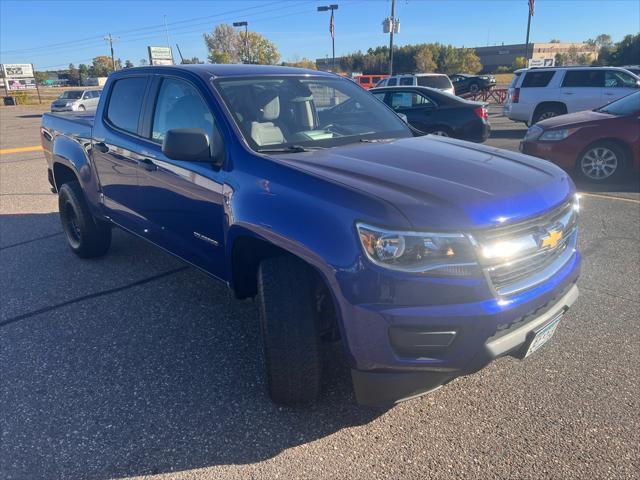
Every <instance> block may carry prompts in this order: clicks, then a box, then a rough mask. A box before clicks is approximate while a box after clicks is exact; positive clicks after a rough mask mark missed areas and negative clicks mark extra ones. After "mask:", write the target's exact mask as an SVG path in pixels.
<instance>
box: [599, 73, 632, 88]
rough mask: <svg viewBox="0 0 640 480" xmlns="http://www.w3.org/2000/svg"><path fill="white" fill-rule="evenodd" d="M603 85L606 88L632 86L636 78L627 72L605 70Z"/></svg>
mask: <svg viewBox="0 0 640 480" xmlns="http://www.w3.org/2000/svg"><path fill="white" fill-rule="evenodd" d="M604 86H605V87H608V88H625V87H626V88H634V87H635V86H636V79H635V78H633V77H632V76H631V75H629V74H628V73H624V72H618V71H616V70H607V71H606V73H605V79H604Z"/></svg>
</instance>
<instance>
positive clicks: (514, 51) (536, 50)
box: [474, 43, 598, 73]
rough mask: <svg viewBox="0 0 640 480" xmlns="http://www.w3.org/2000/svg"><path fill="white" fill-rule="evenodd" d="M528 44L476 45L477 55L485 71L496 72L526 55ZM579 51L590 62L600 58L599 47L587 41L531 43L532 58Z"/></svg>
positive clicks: (552, 56)
mask: <svg viewBox="0 0 640 480" xmlns="http://www.w3.org/2000/svg"><path fill="white" fill-rule="evenodd" d="M525 48H526V44H524V43H518V44H515V45H494V46H491V47H475V48H474V50H475V52H476V55H478V57H479V58H480V63H482V67H483V68H482V71H483V73H487V72H495V71H496V70H497V69H498V67H500V66H507V67H510V66H511V65H512V64H513V62H514V61H515V59H516V58H517V57H524V56H525ZM575 51H577V52H578V54H580V55H583V54H584V55H587V57H588V59H589V61H590V62H592V61H594V60H596V59H597V58H598V49H597V47H595V46H591V45H588V44H586V43H530V44H529V55H528V56H527V59H530V58H539V59H543V58H555V56H556V55H557V54H558V53H560V54H568V53H570V52H575Z"/></svg>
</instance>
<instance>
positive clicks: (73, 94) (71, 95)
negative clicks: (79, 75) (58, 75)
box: [59, 90, 82, 100]
mask: <svg viewBox="0 0 640 480" xmlns="http://www.w3.org/2000/svg"><path fill="white" fill-rule="evenodd" d="M81 96H82V92H80V91H77V90H67V91H66V92H62V95H60V97H59V98H63V99H65V100H77V99H78V98H80V97H81Z"/></svg>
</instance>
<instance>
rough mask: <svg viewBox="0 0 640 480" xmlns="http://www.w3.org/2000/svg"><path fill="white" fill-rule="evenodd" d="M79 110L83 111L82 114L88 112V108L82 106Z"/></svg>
mask: <svg viewBox="0 0 640 480" xmlns="http://www.w3.org/2000/svg"><path fill="white" fill-rule="evenodd" d="M78 110H79V111H81V112H86V111H87V108H86V107H85V106H84V105H80V106H79V107H78Z"/></svg>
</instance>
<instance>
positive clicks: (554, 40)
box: [549, 38, 560, 43]
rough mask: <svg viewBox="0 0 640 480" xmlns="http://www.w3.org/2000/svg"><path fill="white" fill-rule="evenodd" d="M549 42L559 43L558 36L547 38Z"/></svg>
mask: <svg viewBox="0 0 640 480" xmlns="http://www.w3.org/2000/svg"><path fill="white" fill-rule="evenodd" d="M549 43H560V39H559V38H552V39H551V40H549Z"/></svg>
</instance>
